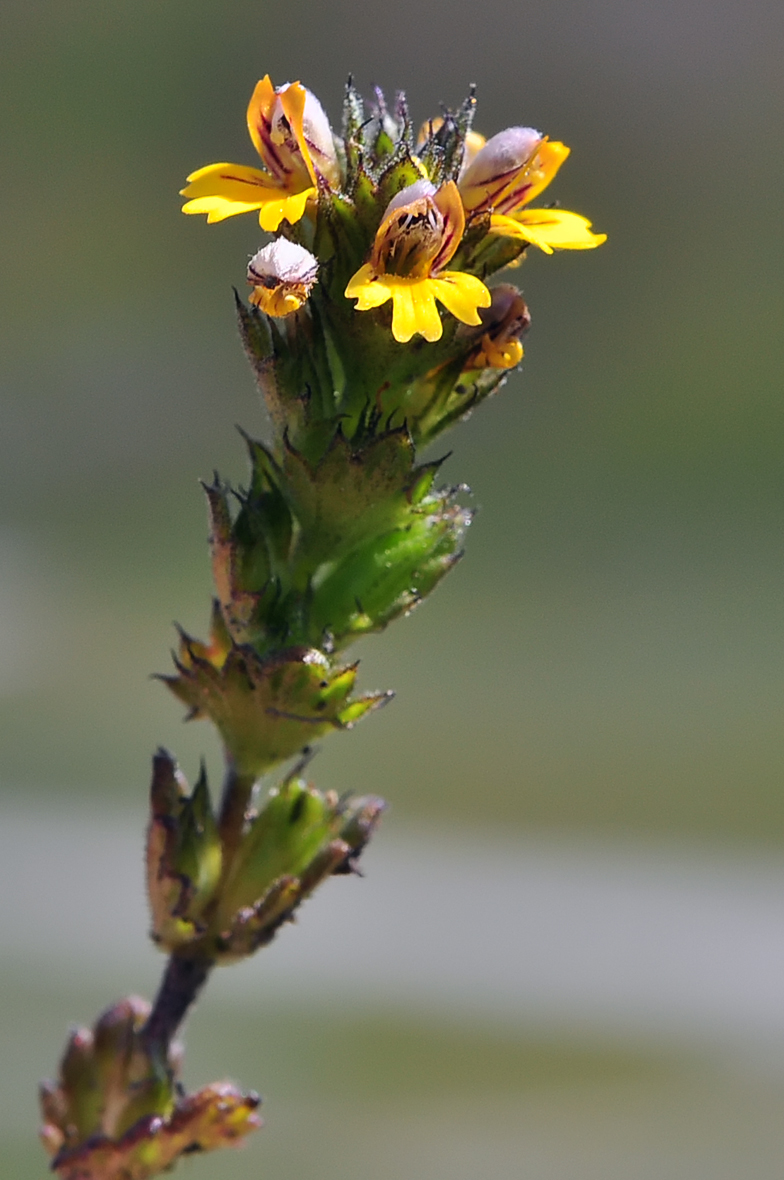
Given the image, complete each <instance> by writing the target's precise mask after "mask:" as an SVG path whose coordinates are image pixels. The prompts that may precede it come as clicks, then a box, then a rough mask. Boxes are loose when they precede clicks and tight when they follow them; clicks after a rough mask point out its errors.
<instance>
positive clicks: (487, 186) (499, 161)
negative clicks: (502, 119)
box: [458, 127, 543, 213]
mask: <svg viewBox="0 0 784 1180" xmlns="http://www.w3.org/2000/svg"><path fill="white" fill-rule="evenodd" d="M542 142H543V136H542V133H541V132H540V131H535V130H534V128H533V127H507V129H506V131H499V133H498V135H494V136H493V137H492V139H488V141H487V143H486V144H485V145H484V147H483V148H481V150H480V151H478V152H477V154H476V155H475V156H474V159H473V160H472V161H471V163H470V164H469V165H468V167H467V168H466V169H465V171H464V172H463V174H462V176H461V177H460V180H459V182H458V184H459V188H460V196H461V197H462V198H463V205H464V206H465V209H466V211H467V212H469V213H477V212H484V211H485V210H487V209H493V210H495V211H496V212H498V213H506V212H508V211H509V210H510V209H513V208H515V206H516V205H519V204H520V203H521V202H522V201H523V200H524V198H525V196H526V194H527V192H528V190H529V189H530V188H531V187H532V186H533V184H534V182H535V179H536V177H535V176H534V173H535V172H536V167H537V153H538V150H539V148H540V146H541V144H542Z"/></svg>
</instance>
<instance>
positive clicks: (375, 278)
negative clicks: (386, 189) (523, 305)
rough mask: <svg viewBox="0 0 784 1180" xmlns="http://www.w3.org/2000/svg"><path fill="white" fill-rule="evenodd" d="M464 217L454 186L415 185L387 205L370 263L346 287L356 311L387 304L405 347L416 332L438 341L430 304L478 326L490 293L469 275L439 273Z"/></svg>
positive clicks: (452, 250)
mask: <svg viewBox="0 0 784 1180" xmlns="http://www.w3.org/2000/svg"><path fill="white" fill-rule="evenodd" d="M464 229H465V214H464V212H463V206H462V204H461V201H460V194H459V193H458V191H457V185H456V184H455V183H454V181H451V180H450V181H447V183H446V184H442V185H441V187H440V188H439V189H436V188H435V187H434V186H433V185H432V184H431V183H430V181H428V180H418V181H417V182H416V183H415V184H412V185H409V186H408V188H404V189H403V190H402V192H399V193H398V195H397V196H396V197H395V198H394V199H393V200H392V201H390V203H389V205H388V206H387V209H386V212H385V213H384V217H383V220H382V222H381V225H380V226H379V229H378V232H377V234H376V238H375V241H374V243H373V249H372V251H371V254H370V261H369V262H366V263H365V265H364V266H361V267H360V268H359V270H358V271H357V273H356V274H355V275H354V277H353V278H352V279H351V281H350V282H349V284H348V286H347V287H346V297H347V298H348V299H356V301H357V304H356V310H357V311H370V310H371V309H372V308H374V307H380V306H381V305H382V304H383V303H386V302H387V300H388V299H391V300H392V335H393V336H394V337H395V340H397V341H399V342H400V343H401V344H405V343H406V341H408V340H410V339H411V337H412V336H414V335H415V334H416V333H417V332H419V333H420V335H422V336H424V338H425V340H440V338H441V334H442V332H443V325H442V324H441V317H440V315H439V314H438V308H437V307H436V300H438V301H439V303H443V305H444V307H445V308H446V309H447V311H449V312H451V313H452V315H453V316H455V318H456V319H458V320H461V321H462V322H463V323H464V324H476V325H478V324H481V322H482V321H481V320H480V318H479V312H478V310H477V309H478V308H480V307H489V306H490V292H489V291H488V289H487V287H486V286H485V285H484V283H483V282H482V281H481V280H480V279H478V278H475V276H474V275H469V274H464V273H463V272H462V271H459V270H444V269H443V267H444V266H445V265H446V263H447V262H448V261H449V259H450V258H451V257H452V255H453V254H454V253H455V251H456V250H457V247H458V246H459V244H460V239H461V238H462V236H463V230H464Z"/></svg>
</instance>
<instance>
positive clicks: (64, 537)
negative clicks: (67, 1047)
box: [0, 0, 784, 1180]
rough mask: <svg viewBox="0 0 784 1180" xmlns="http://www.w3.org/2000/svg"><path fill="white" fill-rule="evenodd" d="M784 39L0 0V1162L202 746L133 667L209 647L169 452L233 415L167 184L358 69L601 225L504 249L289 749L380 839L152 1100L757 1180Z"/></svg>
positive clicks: (646, 10)
mask: <svg viewBox="0 0 784 1180" xmlns="http://www.w3.org/2000/svg"><path fill="white" fill-rule="evenodd" d="M783 32H784V10H783V9H782V8H781V6H780V5H779V4H776V3H774V2H773V0H753V2H752V3H749V4H740V3H729V2H728V0H716V2H710V0H681V2H679V3H675V2H674V0H659V2H656V3H654V2H653V0H554V2H551V3H544V2H543V0H532V2H525V0H523V2H516V3H512V2H511V0H485V3H483V4H482V5H478V4H469V3H468V2H467V0H454V2H451V3H449V2H445V0H441V2H437V0H417V2H416V3H415V2H414V0H399V2H398V3H397V4H396V5H390V4H388V3H381V2H380V0H364V2H359V0H336V2H323V0H322V2H318V0H287V3H286V4H277V3H273V2H272V0H226V2H224V3H222V4H217V3H212V4H211V3H207V2H206V0H190V2H189V3H186V2H185V0H137V2H136V3H134V4H123V3H120V2H118V0H25V3H22V2H21V0H4V4H3V6H2V9H1V10H0V120H1V130H0V135H1V137H2V138H1V142H2V147H3V167H2V169H0V212H1V214H2V216H1V218H0V251H1V252H2V253H1V254H0V258H1V259H2V262H1V266H2V275H3V280H4V281H3V283H2V289H1V290H0V301H1V303H2V316H1V318H2V325H1V326H0V358H1V360H2V367H1V372H0V380H1V381H2V409H1V411H0V413H1V417H0V485H1V486H2V498H1V500H0V504H1V506H2V516H1V517H0V564H1V565H2V579H1V580H0V733H2V759H1V764H0V790H2V796H1V797H0V798H1V803H0V805H1V806H2V809H3V817H4V821H3V824H2V827H1V828H0V846H2V847H1V848H0V852H2V855H0V877H2V888H1V889H0V893H1V894H2V898H3V900H2V902H1V903H0V933H1V934H2V940H3V946H4V948H5V950H4V958H3V965H2V968H0V970H1V971H2V976H1V977H0V978H1V979H2V986H3V990H4V1016H3V1021H2V1031H0V1040H1V1041H2V1048H3V1052H2V1060H3V1062H4V1065H3V1074H4V1077H3V1079H2V1081H0V1158H2V1159H3V1160H4V1161H7V1162H6V1163H5V1164H4V1169H3V1171H4V1174H7V1175H9V1176H13V1177H14V1180H28V1178H30V1180H33V1178H35V1177H42V1176H43V1175H44V1174H45V1162H44V1160H43V1156H42V1154H41V1153H40V1152H39V1150H38V1148H37V1147H36V1145H35V1143H34V1141H33V1135H34V1127H35V1111H34V1107H33V1100H32V1087H33V1084H34V1082H35V1080H36V1079H37V1078H38V1077H39V1076H41V1075H43V1074H46V1073H48V1072H51V1071H52V1069H53V1068H54V1064H55V1060H56V1057H57V1054H58V1052H59V1050H60V1046H61V1044H62V1041H63V1038H64V1034H65V1029H66V1026H67V1024H68V1022H69V1021H70V1020H80V1021H83V1022H84V1021H90V1020H92V1018H93V1017H94V1015H95V1014H96V1013H97V1011H98V1010H99V1009H100V1008H101V1007H102V1006H103V1005H104V1004H105V1003H106V1002H108V1001H109V1000H111V999H113V998H115V997H116V996H117V995H119V994H121V993H122V992H124V991H128V990H131V989H132V988H136V989H138V990H142V991H143V992H146V993H149V992H150V991H151V990H152V989H153V988H154V986H155V980H156V974H157V971H158V970H159V967H160V964H159V963H158V962H157V961H156V959H155V956H154V954H153V952H152V951H150V950H148V949H147V947H146V944H145V938H144V912H143V905H142V901H141V870H140V833H141V829H142V827H143V824H144V811H145V795H146V785H147V777H148V767H149V756H150V753H151V751H152V749H153V748H154V747H155V746H156V745H157V744H159V743H163V744H165V745H167V746H169V747H170V748H172V749H173V750H174V751H176V753H177V754H178V755H179V757H180V759H181V761H182V763H183V766H184V768H185V770H186V772H187V773H189V774H191V775H193V774H194V772H195V770H196V767H197V761H198V758H199V756H200V754H201V753H205V754H206V755H207V758H208V763H209V766H210V769H211V771H212V774H213V777H214V778H217V776H218V774H219V758H218V752H217V747H216V745H215V743H214V741H213V740H212V738H211V735H210V733H209V731H208V730H207V729H206V727H204V726H201V725H198V724H197V725H191V726H183V725H182V723H181V710H180V708H179V707H178V706H177V704H176V703H175V702H174V701H173V699H169V698H168V696H167V694H166V693H165V690H164V689H163V688H162V687H161V686H159V685H156V684H154V683H150V682H148V680H147V676H148V674H149V673H150V672H151V671H155V670H160V671H165V670H167V666H168V647H169V646H170V644H171V643H172V640H173V631H172V628H171V621H172V620H174V619H176V620H177V621H178V622H180V623H182V624H183V625H184V626H185V627H186V628H188V629H189V630H191V631H192V632H194V633H197V634H200V633H202V634H203V633H204V630H205V626H206V619H207V610H208V600H209V594H210V579H209V570H208V564H207V559H206V553H205V534H206V524H205V515H204V509H203V504H202V500H201V495H200V491H199V488H198V483H197V479H198V477H204V476H208V475H209V474H210V473H211V471H212V469H213V468H214V467H217V468H218V469H219V470H220V471H221V473H222V474H223V475H225V476H227V477H231V478H233V479H234V480H240V481H241V480H242V478H243V475H244V457H243V450H242V445H241V442H240V439H239V437H238V435H237V434H236V431H235V430H234V423H240V424H242V426H243V427H245V428H246V429H247V430H249V431H250V432H251V433H263V432H264V430H265V424H264V417H263V413H262V411H261V408H260V406H259V404H258V399H257V396H256V393H255V390H254V388H253V385H252V381H251V379H250V376H249V374H248V372H247V370H246V366H245V362H244V359H243V357H242V354H241V350H240V348H239V346H238V341H237V338H236V332H235V328H234V321H233V308H232V299H231V287H232V284H237V285H240V286H241V285H242V281H243V273H244V263H245V259H246V257H247V255H248V254H249V253H251V252H252V251H254V250H255V249H256V248H258V245H259V244H260V241H261V237H260V233H259V230H258V226H257V224H256V222H255V219H254V218H253V217H252V216H248V217H243V218H237V219H235V220H233V221H231V222H228V223H225V224H223V225H219V226H215V227H210V228H207V227H205V225H204V223H203V220H202V219H201V218H198V219H197V218H185V217H182V216H181V215H180V214H179V212H178V210H179V204H180V202H179V199H178V197H177V190H178V189H179V188H180V187H181V186H182V183H183V179H184V177H185V175H186V174H187V173H188V172H189V171H192V170H193V169H195V168H196V167H199V166H201V165H203V164H207V163H211V162H214V161H217V160H221V159H228V160H236V161H238V162H247V163H253V150H252V147H251V145H250V142H249V140H248V139H247V135H246V132H245V127H244V112H245V106H246V104H247V100H248V97H249V95H250V92H251V90H252V87H253V85H254V83H255V82H256V80H257V79H258V78H259V77H260V76H262V75H263V74H264V73H266V72H269V73H270V74H271V75H272V77H273V80H275V81H276V82H277V83H281V82H283V81H285V80H290V79H295V78H298V79H301V80H302V81H303V82H304V83H305V84H307V85H308V86H309V87H310V88H311V89H313V90H314V91H316V93H318V95H319V96H320V98H321V99H322V101H323V103H324V105H325V106H326V108H327V110H328V112H329V113H330V115H331V116H332V118H333V120H336V121H337V120H338V119H339V112H340V100H341V93H342V87H343V84H344V81H345V78H346V75H347V74H348V72H349V71H353V73H354V75H355V78H356V80H357V82H358V84H359V85H360V87H361V88H363V89H364V90H365V91H366V92H367V91H369V90H370V88H371V86H372V85H373V84H374V83H379V84H381V85H382V86H384V87H387V88H389V89H390V90H393V89H394V88H395V87H398V86H402V87H405V88H406V89H407V91H408V94H409V100H410V103H411V106H412V109H413V113H414V117H415V119H416V120H420V119H421V120H424V119H425V118H427V117H428V116H429V115H431V114H433V113H434V112H437V110H438V104H439V102H442V101H443V102H446V103H447V104H450V105H455V104H457V103H458V102H459V101H460V100H461V99H462V97H463V96H464V94H465V92H466V89H467V86H468V84H469V83H471V82H476V84H477V87H478V98H479V111H478V116H477V122H476V126H477V129H479V130H481V131H483V132H485V133H487V134H493V133H494V132H495V131H497V130H500V129H501V128H503V127H505V126H508V125H510V124H513V123H526V124H532V125H534V126H537V127H539V128H541V129H542V130H544V131H546V132H548V133H549V134H550V135H551V136H553V137H554V138H558V139H563V140H564V141H565V142H567V143H568V144H570V145H571V147H572V156H571V158H570V160H569V161H568V163H567V164H566V166H565V167H564V169H563V170H562V172H561V173H560V175H559V177H558V179H557V181H556V183H555V185H554V186H553V189H552V190H551V191H552V197H553V198H557V199H558V200H559V201H560V202H561V203H562V204H563V205H564V206H565V207H566V208H571V209H575V210H577V211H578V212H581V213H584V214H586V215H588V216H589V217H591V218H592V219H593V221H594V226H595V228H596V229H597V230H600V231H606V232H607V233H608V234H609V242H608V244H607V245H606V246H604V247H602V248H601V249H600V250H598V251H596V252H591V253H583V254H576V253H573V254H568V253H564V254H562V255H558V256H555V257H553V258H546V257H544V256H542V255H536V256H533V257H531V258H530V259H529V260H528V261H527V262H526V264H525V266H524V268H523V270H522V271H520V272H518V275H517V278H518V279H519V280H520V281H521V283H522V285H523V287H524V289H525V294H526V297H527V298H528V300H529V303H530V305H531V309H532V312H533V317H534V323H533V328H532V331H531V334H530V336H529V338H528V341H527V344H526V360H525V364H524V368H523V371H522V373H521V374H520V375H516V376H514V377H513V378H512V379H511V380H510V382H509V383H508V385H507V386H506V388H505V389H504V391H503V393H502V395H501V396H500V397H498V398H497V399H496V400H494V401H493V402H491V403H490V404H488V405H486V406H485V407H483V408H482V410H481V411H480V412H478V413H477V414H476V415H475V416H474V418H473V419H472V420H471V422H470V423H468V424H467V425H461V426H460V427H459V428H458V429H456V430H455V431H454V433H453V435H452V436H450V437H449V438H448V440H447V443H446V444H445V445H446V446H448V447H451V448H453V452H454V453H453V456H452V458H450V460H449V462H448V466H447V476H448V478H450V479H452V480H454V481H463V480H464V481H466V482H467V483H469V484H470V485H471V487H472V488H473V491H474V497H475V503H476V505H477V507H478V508H479V513H478V516H477V518H476V521H475V524H474V526H473V527H472V529H471V533H470V536H469V540H468V546H467V555H466V559H465V561H464V562H463V564H462V565H461V566H460V568H459V569H458V571H457V572H456V573H455V574H453V575H452V576H451V577H450V579H448V580H447V582H446V583H445V584H444V586H443V587H442V588H440V589H439V591H438V593H437V594H436V595H435V597H434V598H433V599H432V601H430V602H429V603H427V604H426V605H425V606H424V607H423V608H422V609H421V610H420V611H419V612H417V613H415V614H414V615H413V617H412V618H411V619H409V620H407V621H405V622H400V623H398V624H397V625H396V626H395V627H393V628H392V629H391V630H390V631H389V632H388V633H387V634H385V635H382V636H380V637H377V638H373V639H371V640H369V641H366V642H365V643H364V644H362V645H359V646H358V648H357V654H358V655H359V656H360V657H361V658H362V671H361V678H362V683H363V685H364V686H365V687H387V686H391V687H394V688H395V689H396V690H397V692H398V697H397V700H396V702H395V703H394V705H393V706H392V707H391V708H389V709H387V710H385V711H384V712H383V713H382V714H380V715H378V716H377V717H374V718H372V719H371V720H369V721H367V722H365V723H364V724H363V725H362V726H360V727H359V728H358V729H357V730H356V731H355V733H354V734H353V735H352V736H350V737H337V738H335V739H333V740H332V742H331V743H327V744H326V745H325V748H324V750H323V752H322V753H321V754H320V756H319V758H318V759H317V761H316V763H315V764H314V767H313V771H314V776H315V777H316V779H317V781H318V783H319V785H321V786H323V787H335V788H336V789H338V790H344V789H353V790H362V791H366V790H371V791H375V792H379V793H382V794H384V795H385V796H386V797H387V798H388V799H389V800H390V802H391V803H392V805H393V806H392V810H391V813H390V816H389V820H388V823H387V826H386V829H385V830H384V831H382V834H381V836H380V838H379V840H378V843H377V848H375V849H373V850H371V852H370V854H369V856H368V858H367V874H368V876H367V879H366V880H365V881H350V882H343V881H340V882H335V883H333V885H332V886H330V887H328V889H327V890H326V891H325V895H324V898H323V900H322V899H321V898H320V899H318V900H317V901H315V902H314V903H312V906H310V907H309V908H308V909H306V911H305V912H304V914H303V918H302V920H301V922H300V924H299V926H298V927H297V928H296V929H294V930H291V931H286V932H284V934H283V935H282V937H281V939H280V944H279V945H278V946H276V947H274V948H273V949H272V950H271V951H269V952H267V953H266V954H267V959H266V961H263V962H262V961H261V960H259V961H258V962H257V963H254V964H253V965H252V966H251V967H250V968H248V969H245V968H243V969H241V970H237V972H236V974H234V975H233V976H232V978H229V976H230V975H232V973H226V976H225V978H224V977H223V976H221V977H220V978H219V979H218V980H217V981H216V986H215V987H214V989H213V991H212V992H211V994H210V997H209V999H208V1000H207V1001H206V1002H205V1003H204V1005H203V1007H202V1009H201V1010H200V1011H199V1012H198V1013H197V1015H196V1016H195V1018H194V1019H193V1021H192V1022H191V1025H190V1027H189V1035H188V1042H189V1067H188V1081H189V1083H190V1084H192V1085H197V1084H200V1083H203V1082H205V1081H207V1080H210V1079H212V1078H213V1077H216V1076H218V1075H220V1074H222V1073H223V1072H228V1073H229V1074H231V1075H233V1076H237V1077H240V1078H241V1079H242V1081H244V1082H245V1083H246V1084H255V1085H257V1086H258V1087H259V1088H260V1089H262V1091H263V1092H264V1093H265V1095H267V1096H268V1102H267V1117H268V1123H269V1125H268V1128H267V1129H266V1130H265V1131H264V1132H263V1133H262V1135H260V1136H258V1137H257V1139H256V1141H255V1142H254V1143H253V1144H252V1145H251V1146H249V1148H248V1149H247V1150H246V1151H245V1152H243V1153H239V1154H237V1155H236V1156H234V1155H232V1156H229V1157H227V1158H225V1159H219V1158H215V1159H209V1160H203V1161H192V1162H189V1164H188V1165H186V1166H184V1167H183V1174H190V1175H192V1176H193V1177H194V1178H197V1177H205V1178H206V1177H215V1178H216V1180H218V1178H223V1177H226V1178H228V1177H240V1176H252V1175H257V1174H264V1175H265V1176H268V1177H270V1178H272V1177H279V1178H280V1180H288V1178H289V1177H292V1178H293V1177H294V1176H298V1177H299V1176H303V1175H316V1174H319V1175H321V1176H323V1177H333V1176H334V1177H338V1176H341V1177H344V1178H345V1177H348V1180H354V1178H355V1177H356V1180H359V1178H360V1177H362V1178H364V1177H367V1176H369V1175H374V1176H376V1177H380V1178H381V1180H386V1177H389V1178H390V1180H392V1177H399V1176H403V1175H416V1176H417V1177H422V1178H431V1177H432V1178H433V1180H440V1178H441V1177H447V1176H449V1177H450V1180H454V1178H455V1177H457V1178H458V1180H463V1178H464V1177H465V1180H469V1177H470V1178H471V1180H473V1178H474V1177H476V1176H477V1175H479V1174H481V1175H482V1176H483V1177H488V1178H493V1180H496V1178H499V1180H507V1178H509V1180H512V1178H516V1177H522V1176H525V1177H526V1178H527V1180H528V1178H530V1180H586V1178H587V1180H592V1178H593V1177H594V1176H595V1177H596V1178H597V1180H598V1178H599V1177H600V1176H601V1177H602V1180H615V1178H616V1177H617V1178H618V1180H621V1177H623V1178H624V1180H629V1178H635V1180H636V1178H638V1177H639V1178H643V1177H644V1178H646V1180H647V1178H648V1177H650V1178H653V1177H656V1178H657V1180H659V1178H662V1177H667V1178H670V1177H672V1178H678V1180H681V1178H684V1180H685V1178H686V1177H688V1178H689V1180H691V1178H692V1177H695V1178H701V1177H703V1176H704V1177H706V1180H707V1177H711V1180H717V1178H719V1180H722V1178H724V1177H727V1178H728V1180H729V1178H730V1177H733V1178H734V1177H736V1176H738V1175H740V1174H743V1175H744V1176H749V1177H755V1178H757V1177H771V1178H772V1177H779V1176H780V1175H781V1156H782V1148H784V1132H783V1131H782V1125H784V1123H783V1120H782V1114H783V1113H784V858H782V855H781V854H782V846H783V845H784V791H782V789H781V770H782V765H783V764H784V734H782V725H781V721H782V693H783V690H784V662H783V661H782V655H784V652H782V646H783V645H784V613H783V612H782V606H781V595H782V583H783V580H784V561H783V560H782V552H783V547H782V539H783V538H782V529H781V524H780V519H781V500H782V490H783V488H782V477H781V458H780V455H781V448H782V442H784V400H783V399H782V398H781V381H780V377H779V374H780V372H781V359H782V358H781V350H782V346H781V331H780V323H781V312H782V302H784V297H783V296H782V285H781V279H780V274H781V247H782V242H783V241H784V230H782V217H781V206H782V197H783V196H784V192H783V188H784V186H783V184H782V182H783V181H784V169H783V168H782V154H781V151H780V147H779V138H780V135H781V129H782V107H783V106H784V84H783V83H782V71H781V60H782V48H784V46H783V45H782V33H783ZM548 195H549V194H548ZM319 915H320V916H319Z"/></svg>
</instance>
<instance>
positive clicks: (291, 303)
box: [248, 238, 318, 317]
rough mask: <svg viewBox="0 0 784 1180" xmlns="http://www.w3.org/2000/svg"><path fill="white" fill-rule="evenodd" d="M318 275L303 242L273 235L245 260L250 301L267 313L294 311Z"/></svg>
mask: <svg viewBox="0 0 784 1180" xmlns="http://www.w3.org/2000/svg"><path fill="white" fill-rule="evenodd" d="M317 277H318V262H317V260H316V259H315V258H314V257H313V255H312V254H311V253H310V251H309V250H306V249H305V247H304V246H299V245H297V243H296V242H290V241H288V239H287V238H276V239H275V241H274V242H270V243H269V245H268V246H264V247H262V249H261V250H259V251H258V253H257V254H254V255H253V257H252V258H251V260H250V262H249V263H248V282H249V283H250V284H251V286H252V287H253V291H252V292H251V295H250V301H251V303H254V304H255V305H256V307H260V308H261V310H262V311H263V312H266V314H267V315H271V316H277V317H282V316H287V315H291V314H292V312H295V311H298V310H299V308H300V307H302V305H303V303H304V302H305V300H306V299H307V298H308V296H309V295H310V292H311V291H312V289H313V285H314V283H315V282H316V278H317Z"/></svg>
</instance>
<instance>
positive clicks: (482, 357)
mask: <svg viewBox="0 0 784 1180" xmlns="http://www.w3.org/2000/svg"><path fill="white" fill-rule="evenodd" d="M491 294H492V297H493V302H492V305H491V306H490V308H489V309H488V310H487V311H484V312H482V313H481V317H482V323H483V324H484V325H485V331H484V333H483V334H482V336H481V338H480V341H479V346H478V347H477V348H476V349H475V351H474V352H472V353H471V355H470V356H469V357H468V360H467V361H466V366H465V367H466V369H513V368H514V367H515V366H516V365H519V364H520V361H521V360H522V359H523V346H522V344H521V343H520V337H521V336H522V335H523V334H524V333H525V332H527V331H528V328H529V327H530V324H531V316H530V313H529V311H528V307H527V306H526V303H525V300H524V299H523V297H522V295H521V294H520V292H519V291H518V290H517V288H516V287H513V286H512V285H511V284H510V283H499V285H498V286H497V287H493V289H492V291H491Z"/></svg>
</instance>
